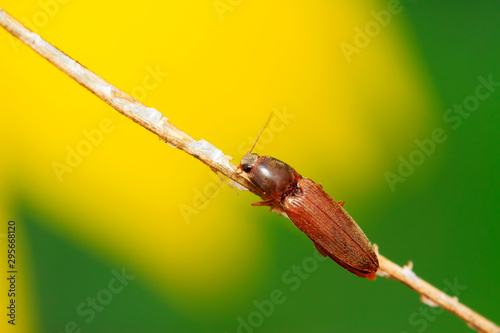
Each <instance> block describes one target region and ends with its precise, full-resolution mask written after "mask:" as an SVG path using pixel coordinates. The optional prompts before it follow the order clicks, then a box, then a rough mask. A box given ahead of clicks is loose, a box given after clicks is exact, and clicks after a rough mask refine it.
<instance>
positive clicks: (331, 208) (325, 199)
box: [238, 148, 379, 280]
mask: <svg viewBox="0 0 500 333" xmlns="http://www.w3.org/2000/svg"><path fill="white" fill-rule="evenodd" d="M252 149H253V148H252ZM238 168H239V169H241V170H242V171H243V172H245V173H246V174H247V175H248V177H249V178H250V180H251V181H252V183H253V184H254V185H255V186H256V187H257V188H258V189H260V190H261V191H262V192H263V193H264V196H263V199H265V200H264V201H261V202H256V203H253V204H252V206H271V208H273V207H278V208H280V209H281V210H282V211H284V212H285V213H286V214H287V215H288V217H289V218H290V220H291V221H292V222H293V224H295V226H296V227H297V228H299V229H300V230H301V231H302V232H304V233H305V234H306V235H307V236H308V237H309V238H310V239H311V240H312V241H313V243H314V246H315V247H316V249H317V250H318V251H319V252H320V253H321V254H322V255H323V256H325V257H330V258H332V259H333V260H334V261H335V262H336V263H338V264H339V265H340V266H342V267H344V268H345V269H347V270H348V271H349V272H352V273H354V274H356V275H357V276H360V277H365V278H367V279H370V280H373V279H375V276H376V272H377V269H378V265H379V264H378V258H377V254H376V253H375V251H374V250H373V247H372V245H371V243H370V241H369V240H368V238H367V237H366V236H365V234H364V233H363V231H362V230H361V228H360V227H359V226H358V225H357V224H356V222H354V220H353V219H352V218H351V217H350V216H349V214H347V212H346V211H345V210H344V209H343V208H342V207H341V206H342V205H343V202H341V203H338V202H337V201H335V200H333V199H332V197H330V196H329V195H328V194H327V193H326V192H325V191H323V188H322V186H321V185H319V184H316V183H315V182H313V181H312V180H310V179H308V178H303V177H302V176H301V175H299V174H298V173H297V172H296V171H295V170H294V169H293V168H292V167H291V166H289V165H288V164H286V163H284V162H281V161H280V160H277V159H275V158H273V157H269V156H259V155H257V154H250V153H248V154H246V155H245V156H244V157H243V158H242V159H241V163H240V165H239V166H238Z"/></svg>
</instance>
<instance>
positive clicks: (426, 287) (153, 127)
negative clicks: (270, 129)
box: [0, 8, 500, 333]
mask: <svg viewBox="0 0 500 333" xmlns="http://www.w3.org/2000/svg"><path fill="white" fill-rule="evenodd" d="M0 25H1V26H2V27H3V28H5V29H6V30H7V31H8V32H10V33H11V34H12V35H13V36H14V37H16V38H18V39H20V40H21V41H22V42H23V43H25V44H26V45H27V46H29V47H30V48H32V49H33V50H34V51H35V52H37V53H38V54H40V55H41V56H42V57H43V58H45V59H46V60H48V61H49V62H50V63H52V64H53V65H54V66H56V67H57V68H59V69H60V70H61V71H63V72H64V73H66V74H67V75H68V76H70V77H71V78H72V79H74V80H75V81H76V82H78V83H79V84H81V85H82V86H84V87H85V88H87V89H88V90H90V91H91V92H92V93H93V94H95V95H96V96H97V97H99V98H100V99H102V100H103V101H104V102H106V103H108V104H109V105H110V106H111V107H113V108H114V109H115V110H117V111H118V112H120V113H121V114H123V115H124V116H126V117H128V118H130V119H131V120H133V121H134V122H136V123H137V124H139V125H141V126H142V127H144V128H146V129H147V130H149V131H151V132H153V133H154V134H156V135H158V136H159V137H160V139H162V140H163V141H165V142H167V143H168V144H170V145H171V146H173V147H175V148H178V149H180V150H183V151H184V152H186V153H188V154H190V155H192V156H194V157H196V158H197V159H199V160H200V161H201V162H203V163H205V164H206V165H208V166H209V167H210V168H211V169H212V170H214V171H216V172H220V173H221V174H223V175H225V176H226V177H228V178H230V179H232V180H233V181H235V182H236V183H238V184H239V185H241V186H243V187H244V188H246V189H248V190H250V191H252V192H253V193H255V194H256V195H258V196H260V197H263V196H264V195H263V193H261V192H260V191H259V190H258V189H257V188H256V187H255V186H254V185H253V184H252V182H251V181H250V180H249V179H248V177H247V176H246V175H245V174H244V173H240V172H238V170H237V167H236V166H235V165H233V164H232V163H230V162H229V160H230V159H231V158H230V157H229V156H227V155H225V154H223V153H222V151H221V150H219V149H217V148H216V147H214V146H213V145H211V144H210V143H208V142H206V141H205V140H199V141H196V140H195V139H193V138H192V137H191V136H189V135H188V134H186V133H185V132H183V131H182V130H180V129H179V128H177V127H175V126H174V125H173V124H172V123H170V122H169V121H168V119H167V118H165V117H164V116H163V114H161V113H160V112H159V111H158V110H156V109H153V108H148V107H146V106H145V105H144V104H142V103H141V102H139V101H138V100H136V99H135V98H133V97H131V96H129V95H127V94H126V93H124V92H123V91H121V90H120V89H118V88H116V87H115V86H113V85H112V84H110V83H109V82H107V81H105V80H104V79H102V78H101V77H99V76H97V75H96V74H95V73H93V72H92V71H90V70H88V69H87V68H86V67H84V66H82V65H81V64H80V63H78V62H77V61H75V60H73V59H71V58H70V57H69V56H67V55H66V54H65V53H63V52H61V51H60V50H58V49H57V48H56V47H54V46H53V45H51V44H50V43H48V42H47V41H45V40H44V39H42V38H41V37H40V36H39V35H38V34H36V33H34V32H32V31H31V30H29V29H28V28H26V27H25V26H24V25H22V24H21V23H20V22H19V21H17V20H16V19H14V18H13V17H12V16H10V15H9V14H7V13H6V12H5V11H4V10H3V9H2V8H0ZM277 212H278V213H281V214H282V213H283V212H280V211H277ZM379 262H380V267H379V271H378V272H377V274H378V275H379V276H384V277H387V278H393V279H396V280H399V281H400V282H402V283H404V284H406V285H407V286H409V287H410V288H412V289H413V290H415V291H416V292H418V293H419V294H421V295H422V297H425V298H426V299H427V301H425V303H427V304H429V301H428V300H431V301H432V302H433V303H435V304H436V305H439V306H441V307H443V308H444V309H446V310H448V311H450V312H451V313H453V314H455V315H457V316H458V317H459V318H461V319H463V320H464V321H465V322H466V323H467V324H468V325H469V326H470V327H472V328H474V329H476V330H478V331H480V332H488V333H489V332H496V333H499V332H500V327H498V326H497V325H496V324H495V323H493V322H491V321H489V320H488V319H486V318H484V317H483V316H481V315H480V314H478V313H476V312H474V311H473V310H471V309H470V308H468V307H467V306H465V305H463V304H461V303H460V302H459V301H458V299H457V298H456V297H451V296H449V295H447V294H445V293H444V292H442V291H440V290H439V289H437V288H436V287H434V286H432V285H431V284H429V283H427V282H426V281H424V280H422V279H420V278H419V277H418V276H417V275H416V274H415V273H413V271H411V267H409V266H405V267H403V268H402V267H400V266H398V265H396V264H395V263H393V262H392V261H390V260H389V259H387V258H385V257H384V256H382V255H380V254H379ZM424 300H425V299H424Z"/></svg>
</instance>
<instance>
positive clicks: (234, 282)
mask: <svg viewBox="0 0 500 333" xmlns="http://www.w3.org/2000/svg"><path fill="white" fill-rule="evenodd" d="M1 6H2V8H3V9H5V10H6V11H8V12H9V13H10V14H11V15H13V16H15V17H16V18H18V19H19V20H21V21H22V22H23V23H24V24H26V25H27V26H28V27H30V28H32V29H33V30H35V31H36V32H38V33H39V34H40V35H41V36H42V37H44V38H46V39H47V40H48V41H49V42H51V43H53V44H54V45H56V46H57V47H59V48H60V49H61V50H63V51H64V52H66V53H67V54H68V55H70V56H72V57H73V58H74V59H76V60H78V61H80V62H81V63H82V64H83V65H85V66H87V67H88V68H90V69H92V70H93V71H95V72H96V73H97V74H99V75H101V76H102V77H104V78H105V79H107V80H108V81H110V82H111V83H113V84H115V85H116V86H117V87H119V88H120V89H123V90H124V91H126V92H127V93H130V94H132V95H134V96H135V97H137V98H138V99H140V100H141V101H142V102H144V103H145V104H146V105H148V106H151V107H155V108H157V109H158V110H160V111H161V112H163V114H164V115H165V116H166V117H168V118H169V119H170V120H171V121H172V122H173V123H174V124H175V125H177V126H178V127H180V128H182V129H183V130H185V131H186V132H188V133H189V134H190V135H192V136H193V137H195V138H197V139H205V140H207V141H209V142H210V143H212V144H214V145H215V146H217V147H218V148H220V149H222V150H223V151H224V152H225V153H226V154H228V155H230V156H232V157H234V159H235V162H237V161H238V160H239V159H240V158H241V157H242V155H243V154H244V152H245V151H247V150H248V149H249V147H250V145H251V143H250V142H251V141H252V140H253V138H255V136H256V135H257V134H258V132H259V131H260V129H261V128H262V126H263V124H264V123H265V121H266V120H267V118H268V116H269V114H270V113H271V112H272V111H273V110H274V112H275V114H278V115H288V118H287V117H286V116H282V118H280V117H276V118H275V120H274V126H271V127H270V129H269V130H268V131H267V132H266V135H265V137H264V138H263V140H261V142H260V143H259V145H258V146H257V153H259V154H265V155H270V156H274V157H276V158H279V159H282V160H284V161H286V162H287V163H289V164H291V165H292V166H294V167H295V168H296V169H297V170H298V172H299V173H301V174H302V175H304V176H306V177H309V178H312V179H313V180H315V181H316V182H319V183H321V184H323V186H324V188H325V189H326V190H327V192H329V193H330V194H331V195H332V196H333V197H334V198H335V199H337V200H345V201H346V206H345V208H346V209H347V210H348V211H349V213H350V214H351V215H352V216H353V217H354V219H355V220H356V221H357V222H358V224H360V226H361V227H362V228H363V230H364V231H365V233H366V234H367V235H368V237H369V238H370V240H371V241H372V242H374V243H377V244H378V245H379V247H380V252H381V253H382V254H384V255H385V256H387V257H388V258H390V259H392V260H393V261H395V262H397V263H399V264H401V265H403V264H405V263H406V262H407V261H408V260H412V261H413V262H414V270H415V271H416V273H417V274H419V275H420V276H421V277H423V278H424V279H427V280H428V281H429V282H431V283H432V284H434V285H435V286H436V287H438V288H440V289H447V290H448V291H449V292H450V293H451V294H455V295H457V294H458V296H459V299H460V300H461V301H462V302H463V303H465V304H466V305H469V306H470V307H472V308H473V309H475V310H476V311H478V312H480V313H481V314H483V315H484V316H486V317H487V318H490V319H491V320H494V321H496V322H499V321H500V311H499V310H498V309H499V306H498V305H499V304H498V298H499V296H500V287H499V286H498V274H499V273H500V269H499V268H498V267H499V265H498V263H499V260H498V257H499V255H500V251H499V246H498V244H499V241H498V240H499V239H500V230H499V227H498V223H497V222H498V217H499V214H498V209H497V207H498V195H497V194H498V180H499V177H498V167H499V163H498V162H499V158H498V156H499V149H498V147H499V145H498V142H499V135H498V123H499V122H498V120H499V119H498V118H499V117H498V109H499V108H500V87H498V86H495V85H494V84H493V86H491V87H490V89H491V90H489V91H488V90H487V89H488V88H487V87H483V88H479V89H480V92H481V93H482V95H481V96H483V95H485V94H486V93H487V92H488V93H489V94H488V96H487V97H485V98H482V99H481V100H478V99H477V98H476V99H475V97H473V96H475V94H476V93H477V90H476V89H477V87H478V85H480V84H481V81H480V79H478V78H479V77H480V76H481V77H483V78H485V79H488V76H491V78H492V80H493V81H494V82H500V65H499V59H500V43H499V40H498V36H499V34H500V26H499V24H498V20H499V19H500V4H499V3H498V2H497V1H481V2H475V1H474V2H473V1H460V2H453V1H441V2H439V3H428V2H423V1H402V2H401V3H399V4H398V3H396V2H393V1H389V2H379V1H352V2H349V3H345V2H332V1H326V0H324V1H314V2H298V1H281V0H280V1H274V2H272V3H269V2H266V1H261V0H252V1H236V0H233V1H229V0H221V1H212V0H208V1H183V2H178V1H176V2H174V1H167V2H164V3H158V2H154V1H142V2H140V3H137V2H116V1H109V2H102V1H85V2H81V1H71V0H64V1H63V0H46V1H43V0H42V1H31V0H29V1H23V2H19V1H10V0H9V1H2V5H1ZM388 13H389V14H388ZM377 18H378V21H377ZM366 29H368V30H366ZM360 31H361V32H360ZM364 34H367V35H366V36H363V35H364ZM0 57H1V58H0V60H1V61H0V73H1V76H2V80H1V82H0V110H1V113H0V114H1V117H2V121H1V126H2V128H1V129H2V130H1V133H0V136H1V139H2V142H3V144H2V145H1V146H0V154H1V160H2V163H1V164H0V166H1V169H0V170H1V173H0V185H1V192H0V196H1V206H0V214H1V216H2V221H4V222H3V225H4V226H3V227H2V229H3V230H0V236H1V237H2V238H0V241H1V242H2V244H4V245H2V247H4V246H5V240H6V230H7V221H8V220H9V219H11V220H15V221H16V222H17V226H18V235H17V236H18V246H19V248H18V249H19V251H18V255H19V257H18V270H19V272H20V273H19V281H18V282H19V285H18V288H19V289H18V290H19V293H18V295H19V296H18V297H19V298H18V304H19V305H18V306H19V307H18V317H17V320H18V322H17V325H16V327H15V328H13V327H11V326H9V325H7V324H6V323H5V320H3V321H2V323H1V325H2V327H5V328H6V329H7V330H9V331H16V332H52V333H54V332H65V331H67V332H72V331H74V332H79V330H81V332H408V333H409V332H467V331H470V329H469V328H468V327H467V326H466V325H465V324H464V323H463V322H462V321H461V320H460V319H458V318H456V317H454V316H453V315H451V314H449V313H447V312H440V311H439V310H432V312H431V310H429V308H428V307H427V306H425V305H423V303H421V302H420V301H419V297H418V295H417V294H416V293H414V292H413V291H411V290H410V289H408V288H406V287H405V286H403V285H401V284H400V283H399V282H396V281H391V280H386V279H382V278H378V279H377V280H376V281H367V280H365V279H361V278H357V277H355V276H354V275H352V274H349V273H348V272H347V271H345V270H343V269H342V268H340V267H339V266H338V265H336V264H335V263H334V262H332V261H331V260H325V261H318V260H317V259H316V256H315V252H314V251H315V250H314V249H313V247H312V244H311V242H310V241H309V240H308V239H307V237H306V236H305V235H303V234H302V233H301V232H300V231H298V230H297V229H295V228H294V227H293V225H292V224H291V223H290V222H289V221H287V220H286V219H284V218H283V217H281V216H278V215H276V214H272V213H270V212H269V211H268V210H267V209H265V208H255V207H251V206H250V203H251V202H254V201H257V200H258V198H256V197H255V196H253V195H251V194H249V193H240V194H239V195H236V194H235V193H234V191H232V190H230V189H229V188H228V187H227V186H226V185H222V186H221V187H220V188H219V187H218V186H219V183H220V181H219V180H218V178H217V177H215V176H214V174H212V173H211V171H210V170H209V169H208V168H207V167H206V166H204V165H202V164H201V163H199V162H198V161H196V160H195V159H193V158H192V157H190V156H188V155H186V154H184V153H182V152H180V151H177V150H175V149H173V148H171V147H169V146H168V145H165V144H164V143H163V142H161V141H160V140H158V139H157V138H155V137H154V136H153V135H151V134H150V133H149V132H147V131H146V130H144V129H142V128H140V127H139V126H137V125H136V124H134V123H132V122H131V121H129V120H127V119H124V118H123V117H122V116H120V115H118V114H117V113H116V111H114V110H113V109H111V108H110V107H108V106H107V105H106V104H104V103H103V102H102V101H100V100H99V99H98V98H96V97H95V96H93V95H92V94H90V93H89V92H88V91H86V90H85V89H83V88H82V87H80V86H79V85H78V84H76V83H75V82H73V81H72V80H71V79H69V78H68V77H66V76H65V75H64V74H62V73H60V72H59V71H58V70H57V69H55V68H54V67H53V66H52V65H50V64H49V63H47V62H46V61H45V60H43V59H42V58H40V57H39V56H38V55H36V54H35V53H34V52H33V51H31V50H30V49H29V48H27V47H26V46H24V45H22V44H20V43H19V42H17V41H16V40H14V39H13V38H12V37H11V36H10V35H9V34H8V33H7V32H5V31H4V30H0ZM476 101H478V103H477V105H476V104H474V103H475V102H476ZM464 103H466V108H468V109H471V110H472V111H470V112H469V111H467V110H465V111H464V113H463V115H461V116H458V115H459V113H454V112H453V111H448V110H449V109H453V107H454V105H455V104H457V105H460V104H464ZM467 103H469V104H467ZM464 115H465V116H464ZM452 116H453V117H455V118H449V117H452ZM457 117H458V118H457ZM452 119H453V120H452ZM458 121H460V124H459V126H458ZM103 122H104V123H103ZM454 125H455V126H454ZM436 129H442V131H443V132H444V133H445V134H444V135H446V140H444V142H439V143H436V144H435V148H434V150H433V152H432V153H430V154H428V155H424V154H423V153H419V148H418V146H417V144H416V140H419V141H420V142H428V139H429V138H431V137H432V133H433V131H435V130H436ZM89 137H90V138H91V139H89ZM92 140H93V141H92ZM428 145H429V144H428ZM428 147H429V146H428ZM73 151H77V152H78V151H80V152H83V153H82V154H79V157H78V156H74V155H72V154H74V153H71V152H73ZM68 154H70V155H71V156H70V157H68ZM422 156H423V158H422ZM419 158H420V159H419ZM401 159H404V160H409V159H413V161H414V162H415V163H417V164H419V165H417V166H416V167H414V170H410V171H409V172H407V174H405V175H404V176H405V177H404V182H397V183H392V185H391V184H389V182H388V181H387V177H388V175H389V173H392V174H393V175H394V174H398V168H401V167H400V163H401ZM61 165H64V166H66V167H65V168H64V167H63V168H62V169H61ZM402 171H403V172H404V170H402ZM407 171H408V170H407ZM392 177H393V176H392ZM400 180H401V179H400ZM214 189H217V190H216V192H215V194H213V195H212V196H211V198H210V199H208V200H206V201H204V200H205V199H206V194H207V193H212V192H213V191H214ZM200 193H201V194H200ZM203 201H204V203H203V205H202V206H201V207H197V206H196V204H197V203H199V202H203ZM0 262H2V267H3V268H4V266H3V265H5V262H6V258H2V259H1V260H0ZM294 267H295V271H294ZM296 267H302V268H301V270H302V271H301V272H300V273H297V272H296ZM123 272H125V274H126V275H127V276H130V277H129V279H128V280H127V279H125V280H123V282H122V283H121V284H120V282H118V280H116V275H120V274H122V273H123ZM132 276H133V277H134V278H132ZM450 284H451V285H453V284H455V285H456V284H458V285H459V289H457V290H455V291H453V290H450ZM120 286H122V287H120ZM0 287H1V288H2V290H7V284H6V281H5V279H2V282H1V283H0ZM1 294H2V295H4V296H2V297H3V298H2V299H3V302H4V303H5V304H6V302H7V301H8V300H7V298H6V295H5V294H6V293H5V292H4V291H2V292H1ZM277 295H278V296H279V297H278V296H277ZM93 299H95V301H94V302H96V303H95V305H92V304H91V303H92V302H93ZM271 299H274V300H276V303H274V304H273V305H272V306H270V302H271V301H270V300H271ZM2 304H3V303H2ZM271 312H272V313H271ZM242 322H244V324H242Z"/></svg>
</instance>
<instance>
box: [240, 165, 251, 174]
mask: <svg viewBox="0 0 500 333" xmlns="http://www.w3.org/2000/svg"><path fill="white" fill-rule="evenodd" d="M241 168H242V169H243V171H245V172H250V169H252V168H251V167H250V165H248V164H243V165H242V166H241Z"/></svg>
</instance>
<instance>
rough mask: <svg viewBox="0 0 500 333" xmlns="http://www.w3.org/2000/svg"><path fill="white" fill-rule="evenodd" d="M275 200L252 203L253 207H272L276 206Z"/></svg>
mask: <svg viewBox="0 0 500 333" xmlns="http://www.w3.org/2000/svg"><path fill="white" fill-rule="evenodd" d="M274 202H275V201H274V200H272V199H271V200H264V201H259V202H254V203H252V206H272V205H273V204H274Z"/></svg>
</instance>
